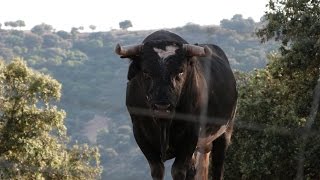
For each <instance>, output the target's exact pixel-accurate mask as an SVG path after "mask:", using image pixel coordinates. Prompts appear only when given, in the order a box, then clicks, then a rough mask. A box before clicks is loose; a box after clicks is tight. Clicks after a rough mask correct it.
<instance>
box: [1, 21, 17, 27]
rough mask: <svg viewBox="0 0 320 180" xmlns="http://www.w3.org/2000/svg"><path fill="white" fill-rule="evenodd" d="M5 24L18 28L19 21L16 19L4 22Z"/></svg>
mask: <svg viewBox="0 0 320 180" xmlns="http://www.w3.org/2000/svg"><path fill="white" fill-rule="evenodd" d="M4 26H8V27H12V28H16V27H18V23H17V22H16V21H6V22H4Z"/></svg>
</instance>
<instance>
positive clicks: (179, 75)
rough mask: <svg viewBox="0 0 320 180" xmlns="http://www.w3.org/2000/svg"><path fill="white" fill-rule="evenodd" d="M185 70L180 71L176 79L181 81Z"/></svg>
mask: <svg viewBox="0 0 320 180" xmlns="http://www.w3.org/2000/svg"><path fill="white" fill-rule="evenodd" d="M183 73H184V72H183V71H180V72H179V73H178V74H177V75H176V80H178V81H180V80H181V78H182V77H183Z"/></svg>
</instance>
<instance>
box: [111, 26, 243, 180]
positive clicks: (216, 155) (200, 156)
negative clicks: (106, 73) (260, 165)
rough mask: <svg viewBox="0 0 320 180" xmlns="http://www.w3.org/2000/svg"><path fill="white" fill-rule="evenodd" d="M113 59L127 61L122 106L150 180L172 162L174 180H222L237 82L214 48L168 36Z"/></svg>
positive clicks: (160, 34)
mask: <svg viewBox="0 0 320 180" xmlns="http://www.w3.org/2000/svg"><path fill="white" fill-rule="evenodd" d="M115 51H116V53H117V54H118V55H120V56H121V57H122V58H129V59H131V64H130V67H129V71H128V80H129V81H128V84H127V97H126V105H127V108H128V111H129V113H130V116H131V119H132V124H133V133H134V137H135V139H136V142H137V144H138V145H139V147H140V149H141V151H142V152H143V154H144V155H145V157H146V159H147V160H148V162H149V165H150V169H151V176H152V178H153V179H157V180H158V179H159V180H161V179H163V177H164V164H163V163H164V161H166V160H168V159H171V158H175V161H174V163H173V165H172V169H171V174H172V177H173V179H174V180H185V179H199V180H200V179H201V180H202V179H207V178H208V163H209V161H208V157H209V154H210V152H211V153H212V176H213V179H222V177H223V162H224V158H225V153H226V149H227V146H228V144H229V142H230V138H231V134H232V128H233V117H234V114H235V109H236V101H237V90H236V81H235V78H234V76H233V73H232V70H231V68H230V65H229V62H228V59H227V57H226V55H225V54H224V52H223V51H222V50H221V49H220V48H219V47H218V46H216V45H212V44H202V45H190V44H188V43H187V42H186V41H185V40H184V39H182V38H181V37H180V36H178V35H176V34H174V33H171V32H168V31H163V30H161V31H156V32H154V33H152V34H150V35H149V36H148V37H146V38H145V40H144V41H143V42H142V44H139V45H131V46H124V47H121V46H120V45H117V47H116V49H115Z"/></svg>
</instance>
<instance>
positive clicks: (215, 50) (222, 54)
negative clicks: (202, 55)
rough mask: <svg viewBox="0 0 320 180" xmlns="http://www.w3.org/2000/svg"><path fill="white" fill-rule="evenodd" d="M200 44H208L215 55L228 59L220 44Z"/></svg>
mask: <svg viewBox="0 0 320 180" xmlns="http://www.w3.org/2000/svg"><path fill="white" fill-rule="evenodd" d="M199 46H202V47H203V46H208V47H209V48H210V49H211V51H212V53H213V56H217V57H219V58H221V59H224V60H228V58H227V55H226V54H225V52H224V51H223V50H222V49H221V48H220V47H219V46H217V45H215V44H199Z"/></svg>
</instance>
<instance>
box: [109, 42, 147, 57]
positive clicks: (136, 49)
mask: <svg viewBox="0 0 320 180" xmlns="http://www.w3.org/2000/svg"><path fill="white" fill-rule="evenodd" d="M142 46H143V45H142V44H136V45H130V46H122V47H121V46H120V44H117V46H116V48H115V50H114V51H115V53H117V54H118V55H120V56H123V57H128V56H135V55H137V54H139V53H140V52H141V49H142Z"/></svg>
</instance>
